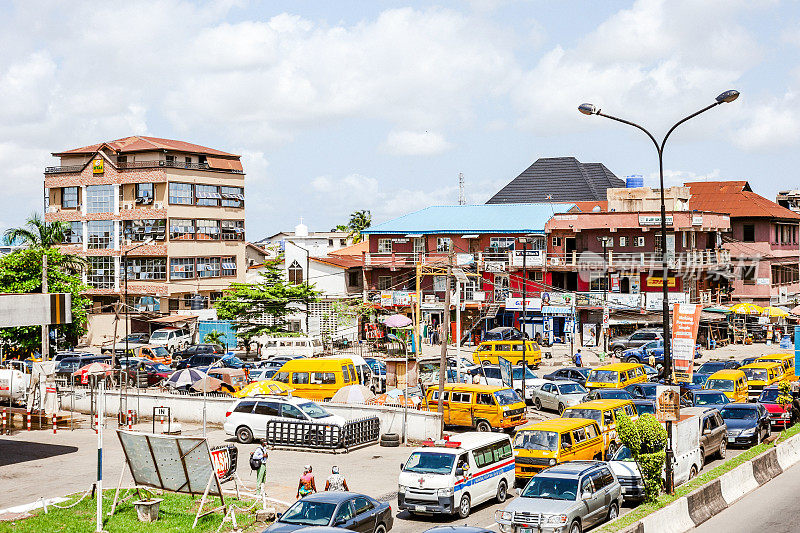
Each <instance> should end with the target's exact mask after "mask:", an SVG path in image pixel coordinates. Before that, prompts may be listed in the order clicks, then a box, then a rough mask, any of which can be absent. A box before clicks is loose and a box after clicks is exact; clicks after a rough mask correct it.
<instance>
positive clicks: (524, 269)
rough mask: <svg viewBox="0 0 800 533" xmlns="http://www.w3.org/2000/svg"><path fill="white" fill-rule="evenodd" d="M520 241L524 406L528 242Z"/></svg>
mask: <svg viewBox="0 0 800 533" xmlns="http://www.w3.org/2000/svg"><path fill="white" fill-rule="evenodd" d="M520 240H521V241H522V321H521V322H520V325H521V326H522V403H523V404H525V374H526V373H527V369H528V365H527V363H528V361H527V360H526V358H525V355H526V352H525V348H526V347H527V345H528V337H527V335H526V333H525V319H526V317H527V316H528V315H527V306H526V305H525V300H526V299H527V296H528V279H527V278H528V261H527V258H528V252H527V251H526V249H525V248H526V246H525V243H526V242H528V238H527V237H524V238H522V239H520ZM511 386H512V387H513V386H514V367H513V366H512V367H511Z"/></svg>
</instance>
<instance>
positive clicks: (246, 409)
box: [233, 400, 256, 413]
mask: <svg viewBox="0 0 800 533" xmlns="http://www.w3.org/2000/svg"><path fill="white" fill-rule="evenodd" d="M255 404H256V402H254V401H250V400H245V401H242V402H239V403H238V405H236V408H235V409H234V410H233V412H234V413H252V412H253V406H254V405H255Z"/></svg>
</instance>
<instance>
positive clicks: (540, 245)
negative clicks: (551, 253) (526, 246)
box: [531, 237, 547, 250]
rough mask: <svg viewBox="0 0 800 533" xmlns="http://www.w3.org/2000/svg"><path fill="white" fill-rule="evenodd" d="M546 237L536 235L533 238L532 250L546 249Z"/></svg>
mask: <svg viewBox="0 0 800 533" xmlns="http://www.w3.org/2000/svg"><path fill="white" fill-rule="evenodd" d="M545 242H546V241H545V239H544V237H534V238H533V239H531V250H546V249H547V246H545Z"/></svg>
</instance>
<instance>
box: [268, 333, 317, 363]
mask: <svg viewBox="0 0 800 533" xmlns="http://www.w3.org/2000/svg"><path fill="white" fill-rule="evenodd" d="M254 340H255V341H256V342H258V343H259V344H260V345H261V359H269V358H270V357H274V356H276V355H302V356H303V357H314V356H315V355H319V354H321V353H322V352H323V348H322V341H321V340H319V339H315V338H311V337H267V336H262V337H257V338H255V339H254Z"/></svg>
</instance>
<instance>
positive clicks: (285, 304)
mask: <svg viewBox="0 0 800 533" xmlns="http://www.w3.org/2000/svg"><path fill="white" fill-rule="evenodd" d="M282 261H283V257H278V258H276V259H274V260H273V261H270V262H266V263H265V264H264V270H263V271H262V272H261V280H259V281H258V282H257V283H231V286H230V288H229V289H228V290H227V291H226V292H225V295H224V296H223V297H222V298H219V299H218V300H217V301H216V302H215V303H214V307H215V308H216V309H217V316H218V317H219V318H220V319H221V320H229V321H231V322H232V323H233V327H234V328H236V335H237V336H238V337H240V338H241V339H242V340H243V341H244V342H245V346H247V345H248V344H249V342H250V339H252V338H253V337H257V336H259V335H265V334H267V335H274V334H278V333H280V334H291V332H290V331H289V330H288V328H287V327H286V315H288V314H290V313H293V312H295V309H293V308H292V307H291V306H290V304H297V303H303V302H314V301H316V300H317V296H318V295H319V292H318V291H316V290H314V286H313V285H306V284H300V285H295V284H293V283H289V282H288V281H286V280H284V278H283V271H282V270H281V269H280V268H279V267H278V265H279V264H280V263H281V262H282ZM264 318H266V319H267V320H264Z"/></svg>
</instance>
